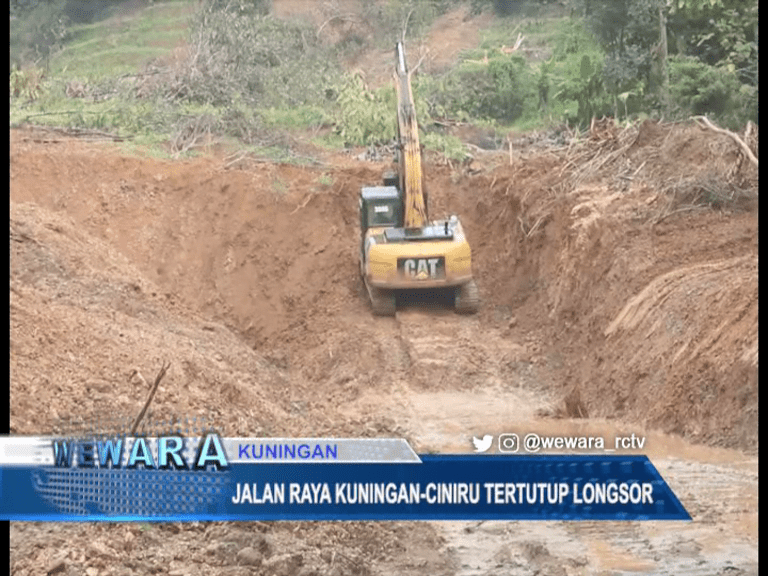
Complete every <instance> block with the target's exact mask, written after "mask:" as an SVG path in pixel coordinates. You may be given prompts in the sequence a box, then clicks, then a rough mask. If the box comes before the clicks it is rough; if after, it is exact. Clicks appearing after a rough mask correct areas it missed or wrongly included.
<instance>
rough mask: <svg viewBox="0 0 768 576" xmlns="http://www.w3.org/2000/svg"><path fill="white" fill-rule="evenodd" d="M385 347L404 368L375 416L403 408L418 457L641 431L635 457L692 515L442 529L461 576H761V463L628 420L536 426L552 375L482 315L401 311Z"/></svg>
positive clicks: (547, 409) (547, 404) (548, 408)
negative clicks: (525, 432) (530, 437)
mask: <svg viewBox="0 0 768 576" xmlns="http://www.w3.org/2000/svg"><path fill="white" fill-rule="evenodd" d="M518 338H519V336H518ZM386 341H389V344H387V343H386ZM527 341H529V342H530V338H528V339H527ZM394 343H397V345H395V344H394ZM381 344H382V346H383V347H384V348H387V347H389V348H393V349H395V350H397V352H396V353H395V352H393V354H394V355H395V356H397V357H399V360H398V361H395V364H394V366H395V369H396V370H397V372H398V377H397V379H398V386H397V387H396V390H394V391H393V392H394V394H395V395H396V396H397V399H396V400H395V399H387V398H385V397H383V398H381V400H380V404H379V408H380V409H382V410H384V411H387V409H388V407H387V405H386V404H387V403H392V404H395V403H396V404H397V405H398V406H399V408H398V414H396V415H394V416H393V417H394V418H395V420H396V421H398V419H399V420H400V422H403V421H404V428H405V429H407V430H409V431H410V432H411V435H412V442H413V443H414V444H415V446H414V447H415V448H416V451H417V452H423V451H436V452H443V453H461V452H468V451H470V446H471V438H472V436H473V435H480V434H485V433H492V434H494V435H498V434H499V433H502V432H504V431H518V430H520V429H521V427H528V429H530V430H535V431H537V432H538V433H540V434H549V435H565V434H585V435H589V434H591V435H601V436H602V437H603V438H606V439H610V438H612V437H614V436H617V435H623V434H626V433H627V432H628V431H629V430H635V431H638V434H642V435H645V436H646V438H647V439H648V443H647V444H646V449H645V450H643V451H642V452H635V453H645V454H647V455H648V456H649V458H651V461H652V462H653V463H654V465H655V466H656V467H657V469H658V470H659V472H660V474H661V475H662V477H663V478H664V479H665V480H666V481H667V482H668V484H669V485H670V487H671V488H672V490H673V492H674V493H675V494H676V495H677V496H678V498H680V500H681V502H682V503H683V505H684V506H685V507H686V509H687V510H688V511H689V513H690V514H691V517H692V518H693V521H692V522H543V521H542V522H490V521H489V522H439V523H436V526H437V527H438V528H439V530H440V532H441V533H442V535H443V537H444V538H445V542H446V544H445V546H444V552H445V553H447V554H449V555H450V556H451V558H452V559H453V565H454V569H455V574H456V575H457V576H481V575H490V574H505V575H506V574H508V575H510V576H516V575H520V576H524V575H533V574H553V575H563V576H575V575H592V574H595V575H602V574H612V575H613V574H626V575H630V574H633V575H634V574H643V573H645V574H662V575H669V576H672V575H676V574H690V575H692V576H704V575H711V574H718V575H719V574H722V575H748V574H757V517H756V515H755V514H754V510H755V509H756V507H757V460H756V458H754V457H748V456H745V455H743V454H742V453H740V452H738V451H733V450H725V449H718V448H709V447H705V446H697V445H692V444H689V443H688V442H685V441H683V440H681V439H679V438H676V437H672V436H667V435H664V434H661V433H655V432H646V431H643V430H640V429H639V427H638V426H631V425H625V424H622V423H621V422H615V421H598V420H578V421H575V420H568V419H563V420H553V419H543V418H540V417H539V416H538V414H541V413H542V412H543V413H552V411H553V404H552V397H551V396H550V394H549V393H548V391H547V378H548V369H547V366H546V365H545V364H544V365H542V364H534V363H531V362H530V360H531V358H532V354H531V351H530V350H529V349H528V348H527V347H526V346H525V345H524V344H521V343H519V342H516V341H515V339H514V338H512V337H511V336H510V335H509V333H508V332H507V333H505V331H504V330H501V329H498V328H494V327H491V326H489V325H487V324H486V323H484V322H483V321H482V319H481V318H480V317H478V316H471V317H464V316H458V315H455V314H454V313H453V312H452V311H450V310H447V309H437V310H426V311H425V310H420V309H409V308H406V309H403V310H398V312H397V316H396V320H395V322H394V323H392V322H391V321H390V326H389V330H386V331H383V333H382V334H381ZM403 355H405V356H407V359H408V360H407V362H405V361H403ZM516 363H517V364H521V363H522V364H527V365H528V367H529V368H532V370H531V369H529V370H528V371H527V376H525V375H523V374H522V373H520V371H515V370H514V369H513V368H512V369H510V368H509V366H510V365H511V366H514V365H515V364H516ZM400 422H398V423H400ZM495 450H496V447H494V448H493V451H495Z"/></svg>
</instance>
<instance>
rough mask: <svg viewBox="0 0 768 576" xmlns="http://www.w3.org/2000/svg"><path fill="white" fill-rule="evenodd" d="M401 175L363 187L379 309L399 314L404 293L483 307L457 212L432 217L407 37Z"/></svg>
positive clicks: (365, 238)
mask: <svg viewBox="0 0 768 576" xmlns="http://www.w3.org/2000/svg"><path fill="white" fill-rule="evenodd" d="M395 59H396V65H395V88H396V91H397V135H398V143H397V172H396V173H394V172H392V173H388V174H385V175H384V182H383V186H369V187H364V188H363V189H362V190H361V191H360V226H361V232H362V234H361V244H360V273H361V275H362V277H363V282H364V283H365V287H366V289H367V291H368V296H369V297H370V300H371V308H372V309H373V313H374V314H376V315H379V316H394V315H395V312H396V310H397V295H398V293H401V294H406V295H407V294H408V293H409V292H410V291H413V290H418V291H419V292H421V293H426V294H427V296H428V297H429V296H431V295H434V296H435V297H436V298H439V297H442V296H443V295H444V294H446V292H447V293H449V294H450V296H451V298H452V300H453V304H454V308H455V310H456V311H457V312H460V313H467V314H469V313H474V312H476V311H477V309H478V306H479V295H478V290H477V285H476V284H475V281H474V279H473V277H472V251H471V250H470V248H469V243H468V242H467V239H466V236H465V235H464V229H463V228H462V226H461V222H459V219H458V218H457V217H456V216H451V217H450V218H447V219H445V220H434V221H429V219H428V215H427V214H428V210H427V194H426V191H425V189H424V182H423V180H422V170H421V161H422V157H421V146H420V144H419V127H418V124H417V123H416V112H415V107H414V104H413V93H412V91H411V78H410V74H409V72H408V69H407V66H406V62H405V50H404V48H403V44H402V42H398V43H397V45H396V47H395Z"/></svg>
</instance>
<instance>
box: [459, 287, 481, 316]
mask: <svg viewBox="0 0 768 576" xmlns="http://www.w3.org/2000/svg"><path fill="white" fill-rule="evenodd" d="M478 308H480V293H479V292H478V290H477V284H475V281H474V280H470V281H469V282H467V283H466V284H462V285H461V286H459V287H458V288H456V300H455V302H454V309H455V310H456V312H458V313H459V314H474V313H475V312H477V310H478Z"/></svg>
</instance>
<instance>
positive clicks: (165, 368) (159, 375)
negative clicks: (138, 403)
mask: <svg viewBox="0 0 768 576" xmlns="http://www.w3.org/2000/svg"><path fill="white" fill-rule="evenodd" d="M170 367H171V363H170V362H168V363H167V364H166V363H165V362H163V367H162V368H160V372H158V373H157V377H156V378H155V383H154V384H153V385H152V390H151V391H150V392H149V397H148V398H147V401H146V402H145V403H144V408H142V409H141V412H139V415H138V416H137V417H136V421H135V422H134V423H133V426H131V436H133V435H134V434H135V433H136V430H137V429H138V428H139V424H140V423H141V419H142V418H144V414H146V413H147V409H148V408H149V405H150V403H151V402H152V398H154V397H155V392H157V387H158V386H160V380H162V379H163V376H165V373H166V372H167V371H168V368H170Z"/></svg>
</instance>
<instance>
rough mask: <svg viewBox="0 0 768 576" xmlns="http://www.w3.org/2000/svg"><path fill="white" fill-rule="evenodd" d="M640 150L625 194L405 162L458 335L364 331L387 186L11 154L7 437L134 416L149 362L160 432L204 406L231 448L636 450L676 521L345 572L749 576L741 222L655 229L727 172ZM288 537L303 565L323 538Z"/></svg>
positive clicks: (489, 534) (421, 322)
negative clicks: (431, 234)
mask: <svg viewBox="0 0 768 576" xmlns="http://www.w3.org/2000/svg"><path fill="white" fill-rule="evenodd" d="M645 130H646V132H645V133H643V128H642V127H641V128H640V130H639V133H638V135H637V138H636V139H635V142H634V143H633V144H632V145H631V146H626V147H625V149H624V152H623V155H622V159H623V160H624V161H625V162H626V163H627V166H628V167H627V166H624V167H623V168H622V169H623V170H626V171H627V173H632V172H634V174H636V175H638V174H639V176H641V177H643V178H640V177H638V178H636V180H635V181H632V182H631V183H630V184H628V185H626V186H624V183H623V181H622V182H620V181H617V179H616V177H615V171H612V170H611V169H609V168H610V167H606V168H605V169H604V171H602V172H600V171H598V170H595V171H594V173H592V174H589V175H588V176H589V178H588V177H587V175H585V174H584V173H583V172H581V173H579V172H578V170H576V168H575V167H574V166H578V164H577V163H575V162H574V156H571V157H568V156H566V154H567V153H566V152H564V151H560V152H559V153H553V152H549V151H547V150H542V151H537V150H531V151H529V152H528V153H524V154H522V155H521V156H520V157H518V158H516V159H515V160H514V161H513V162H509V161H508V160H507V158H506V157H502V158H501V159H499V158H496V157H493V158H490V159H488V160H486V161H485V162H480V161H478V162H476V163H475V165H474V166H473V167H472V169H471V170H470V169H467V168H466V167H463V168H457V167H451V166H439V165H434V164H428V166H427V167H428V173H427V177H428V178H429V190H430V199H431V201H432V202H433V205H432V207H431V212H432V214H451V213H456V214H458V215H460V217H461V219H462V222H463V223H464V227H465V229H466V230H467V234H468V239H469V242H470V245H471V246H472V248H473V258H474V270H475V275H476V279H477V284H478V286H479V289H480V295H481V298H482V302H483V304H482V309H481V311H480V312H479V313H478V314H476V315H472V316H460V315H456V314H454V313H453V312H452V311H451V310H450V309H448V308H446V307H445V306H426V305H419V304H418V303H415V304H414V303H411V304H410V305H406V306H401V307H400V308H399V310H398V312H397V315H396V317H395V318H378V317H374V316H372V315H371V313H370V309H369V305H368V303H367V301H366V299H365V294H364V288H363V287H362V285H361V284H360V280H359V273H358V268H357V261H356V258H357V246H358V235H357V234H358V231H357V224H358V218H357V213H356V206H357V204H356V195H357V193H358V191H359V189H360V187H361V186H363V185H366V184H370V183H372V182H377V181H378V180H379V179H380V175H381V172H382V170H383V169H384V168H385V166H384V165H383V164H382V165H379V164H373V163H364V162H358V161H353V160H350V159H349V158H347V157H337V158H333V159H331V160H329V162H328V163H327V164H326V165H325V166H324V167H321V168H305V167H297V166H291V165H272V164H257V163H254V164H248V163H247V161H245V160H244V161H243V162H242V163H241V164H238V165H229V166H228V165H226V164H225V163H224V162H223V161H222V160H219V159H216V158H203V159H196V160H189V161H159V160H155V159H149V158H140V157H129V156H126V155H125V154H123V153H121V152H120V151H118V150H116V149H114V148H112V147H111V146H109V145H101V144H85V143H81V142H76V141H72V140H66V139H60V140H58V141H56V142H50V141H45V142H41V141H39V140H40V139H39V138H37V137H36V136H35V134H34V133H30V132H27V131H13V132H12V135H11V140H12V148H11V237H12V240H13V239H16V241H15V242H12V258H13V260H12V270H11V290H12V294H11V314H12V335H11V337H12V345H11V363H12V370H13V371H14V373H15V374H17V377H16V379H15V380H14V382H13V384H12V391H11V421H12V431H15V432H20V433H35V432H40V431H41V430H46V429H49V427H50V425H51V423H52V418H53V415H51V414H44V413H40V412H39V411H34V410H33V408H32V407H33V406H34V405H35V402H33V400H32V398H33V397H36V395H37V397H40V396H41V395H42V397H43V399H45V398H44V396H45V394H46V392H45V390H46V389H54V390H57V391H58V392H59V393H67V394H69V396H68V397H67V398H66V399H64V400H62V401H61V402H60V403H59V404H58V405H57V410H58V412H59V413H66V411H67V410H68V409H69V408H71V407H72V406H75V405H78V404H80V405H82V404H83V403H82V401H81V399H82V398H83V397H87V398H88V401H87V402H86V403H85V405H86V407H87V409H88V410H90V411H91V413H92V414H93V415H94V416H95V415H97V414H99V413H100V412H103V411H104V410H113V411H115V410H116V411H118V412H119V411H125V412H126V413H130V412H131V411H132V410H133V408H132V406H134V405H135V404H136V403H137V402H138V400H136V396H137V394H141V392H140V391H139V390H137V389H136V387H135V383H130V382H129V383H127V384H126V383H125V379H124V374H125V373H126V372H128V371H129V370H130V368H132V367H134V366H138V367H139V368H141V369H142V370H144V371H145V373H147V375H148V373H149V372H150V371H151V370H152V369H153V365H152V364H151V363H150V362H151V361H154V360H159V359H160V358H165V357H172V358H173V359H174V366H173V367H172V369H171V371H170V372H169V378H168V380H169V384H168V385H169V386H172V387H173V388H174V389H173V390H172V391H170V390H169V391H168V393H167V396H166V397H165V398H161V394H159V395H158V400H157V403H158V408H157V409H158V410H162V409H163V408H169V409H170V408H173V409H175V410H176V411H177V412H178V411H187V412H189V413H190V414H193V413H198V412H202V411H203V410H204V409H207V410H208V412H209V414H210V410H211V408H212V407H213V408H214V413H213V417H214V418H216V420H217V424H218V425H219V426H220V427H221V428H222V430H223V431H224V433H225V434H229V435H237V434H245V435H253V436H255V435H261V434H264V435H271V434H274V435H278V434H285V435H305V436H311V435H338V436H343V435H350V436H370V435H378V436H404V437H406V438H408V439H409V441H410V442H411V443H412V445H413V446H414V447H415V448H416V450H417V451H422V452H426V451H437V452H468V451H470V448H471V442H470V440H471V437H472V436H473V435H478V436H479V435H483V434H493V435H494V437H496V436H498V435H499V434H501V433H505V432H518V433H520V432H537V433H539V434H546V435H592V436H601V437H603V438H605V439H607V441H611V440H612V439H613V438H614V437H615V436H619V435H621V436H625V435H629V434H632V433H634V434H635V435H637V436H638V437H644V438H645V442H646V443H645V444H644V445H643V449H642V450H637V451H635V453H644V454H648V455H649V457H650V458H651V459H652V461H653V462H654V464H655V465H656V467H657V468H658V469H659V471H660V472H661V474H662V476H663V477H664V478H665V479H666V480H667V481H668V483H669V484H670V486H671V487H672V489H673V490H674V491H675V493H676V494H677V495H678V497H679V498H680V500H681V501H682V502H683V504H684V505H685V506H686V508H687V509H688V511H689V512H690V514H691V516H692V517H693V519H694V521H693V522H691V523H670V522H667V523H656V522H649V523H639V522H638V523H623V524H617V523H552V522H546V523H545V522H529V523H494V522H483V523H475V524H467V523H437V524H434V525H432V526H434V527H435V528H436V529H437V531H438V532H437V534H438V535H439V537H438V540H434V539H433V538H432V537H430V536H429V534H430V533H431V532H430V528H428V527H427V526H426V525H417V526H423V531H422V533H421V536H419V537H414V536H413V535H411V536H410V537H409V538H411V539H412V540H413V542H414V543H415V544H414V545H416V546H421V547H422V549H421V550H420V551H418V550H414V549H413V548H409V549H408V552H407V553H402V551H401V553H400V554H399V555H398V553H395V552H393V551H389V552H388V553H387V554H383V556H382V558H383V559H382V560H381V561H374V560H371V559H367V560H366V561H365V562H366V563H365V564H364V566H365V570H368V571H369V573H387V572H388V571H389V572H392V571H395V572H399V573H420V571H423V570H425V569H427V568H425V566H431V569H430V570H432V571H433V572H435V573H446V574H467V575H469V574H491V573H504V574H521V575H522V574H533V573H548V574H608V573H610V574H615V573H637V572H640V573H643V572H646V573H654V574H683V573H684V574H720V573H722V574H726V573H727V574H752V573H756V571H757V529H756V523H757V513H756V509H757V506H756V505H757V461H756V456H755V454H756V447H757V431H756V424H757V403H756V397H757V384H756V383H757V368H756V365H757V333H756V326H757V318H756V313H757V284H756V278H757V274H756V264H757V243H756V237H757V221H756V211H755V210H754V209H753V208H750V207H748V208H743V207H740V206H733V207H731V208H732V209H728V208H727V207H726V208H723V209H720V210H712V209H697V210H691V211H689V212H681V213H680V214H679V215H677V216H676V217H674V216H672V215H671V212H672V211H673V210H674V209H675V208H676V207H675V206H668V205H667V202H668V196H665V195H664V194H663V189H662V188H663V185H665V184H664V183H665V182H666V183H668V182H669V174H670V171H674V172H677V173H683V172H686V171H688V172H695V171H700V172H702V173H704V171H705V170H707V169H709V167H711V166H712V165H717V162H724V161H726V160H727V159H728V158H727V154H733V152H732V150H731V148H728V146H727V142H725V141H723V140H720V139H719V138H718V137H716V136H714V135H712V136H710V135H705V134H701V133H700V132H696V129H692V128H684V127H672V128H664V129H663V130H662V129H661V128H660V127H657V126H651V127H648V128H646V129H645ZM692 143H694V144H695V145H696V147H697V150H699V152H698V154H694V153H693V152H691V148H690V147H691V145H692ZM602 145H604V144H602V143H597V144H595V145H594V146H595V147H598V146H602ZM606 146H607V145H606ZM675 146H678V147H679V150H686V151H687V155H681V154H679V153H678V154H675V151H676V150H677V149H676V148H674V147H675ZM718 147H720V148H722V150H725V152H726V153H727V154H725V153H723V152H722V150H720V149H718ZM585 150H587V151H588V149H585ZM610 151H611V150H608V149H606V150H605V152H604V153H605V154H608V153H609V152H610ZM716 153H720V157H719V158H718V159H717V162H715V161H713V160H712V158H710V156H709V155H712V154H716ZM584 154H585V156H584V158H587V156H586V154H587V152H584ZM723 158H725V160H723ZM586 163H587V160H584V161H583V164H584V165H586ZM641 164H642V165H641ZM637 166H640V168H643V167H644V168H645V172H642V171H640V169H639V168H637ZM630 168H631V169H630ZM635 170H638V172H635ZM743 172H744V174H743V177H744V178H745V179H749V178H752V177H753V175H752V173H750V172H749V171H748V169H746V168H745V169H744V171H743ZM577 176H578V177H577ZM755 178H756V175H755ZM755 183H756V180H755ZM755 185H756V184H755ZM86 343H90V344H91V345H90V346H89V345H86ZM94 344H95V345H94ZM44 350H47V351H48V352H47V355H46V356H45V358H44V359H43V356H42V354H43V351H44ZM41 359H42V360H41ZM112 381H114V382H115V384H114V387H113V389H111V390H108V389H107V388H106V387H105V383H108V382H112ZM109 386H112V385H111V384H110V385H109ZM108 392H109V393H108ZM65 395H66V394H65ZM115 397H116V398H118V401H117V402H116V403H115V402H114V398H115ZM301 526H304V528H302V529H301V530H299V527H301ZM382 526H385V527H386V526H387V525H382ZM393 526H394V525H393ZM65 528H66V530H67V532H65V534H64V538H65V539H67V538H69V539H73V540H76V539H78V538H85V537H86V533H87V530H89V528H88V527H77V526H67V527H65ZM115 530H116V529H115ZM232 530H233V531H236V530H239V528H232ZM297 530H299V532H298V535H296V536H295V538H298V539H299V540H301V541H302V542H304V544H305V546H306V545H307V544H306V543H307V542H310V541H313V538H315V537H317V535H318V534H321V533H322V534H326V532H323V530H325V528H319V527H317V526H315V527H309V528H307V527H306V526H305V525H303V524H298V525H297ZM328 530H329V531H331V530H332V529H331V528H328ZM334 530H335V529H334ZM368 530H370V531H371V534H374V533H376V531H377V530H381V527H376V528H373V527H369V528H368ZM398 530H400V529H399V528H394V527H393V528H392V533H391V534H390V535H389V536H388V538H389V539H390V540H391V539H394V540H391V541H392V542H400V540H398V538H402V537H403V535H402V534H400V532H398ZM409 530H410V528H409ZM22 532H24V534H25V536H24V538H27V539H28V538H30V537H31V538H32V540H33V541H34V540H35V539H36V538H44V537H45V535H44V531H43V530H42V529H41V530H39V531H36V529H35V527H34V525H29V526H26V527H25V528H20V527H18V526H16V527H15V528H13V529H12V538H11V548H12V565H14V564H13V562H14V561H15V562H17V565H18V566H17V567H18V568H19V573H23V570H26V569H27V568H29V569H30V570H32V568H33V567H34V562H35V561H41V562H42V560H41V559H40V558H41V554H39V553H38V554H37V555H36V556H33V557H31V559H27V560H22V559H21V557H22V555H23V551H24V550H25V547H24V545H23V544H21V543H20V540H19V538H21V534H22ZM30 532H31V534H30ZM205 533H206V538H208V537H209V531H208V530H207V529H206V531H205ZM329 533H330V532H329ZM396 533H397V534H399V535H398V536H397V537H395V536H393V535H392V534H396ZM280 534H282V532H280ZM91 536H92V535H91ZM379 536H380V535H379ZM281 537H282V536H281ZM178 538H179V539H182V540H184V541H186V542H194V541H195V538H196V536H195V532H194V531H187V530H186V529H182V530H181V534H180V535H178ZM372 539H373V536H372ZM385 540H386V539H385ZM390 540H387V541H388V542H389V541H390ZM337 541H338V542H342V543H343V542H344V541H345V540H344V539H343V538H337ZM346 542H347V544H345V545H346V546H350V547H351V548H350V550H358V552H359V551H360V550H362V548H354V545H353V544H352V543H350V542H349V541H346ZM156 545H157V546H159V547H162V546H163V544H162V543H157V544H156ZM339 545H341V544H339ZM168 546H171V545H170V544H168ZM393 546H394V544H393ZM430 547H435V548H436V549H439V550H443V551H445V552H447V554H446V555H445V556H443V557H442V558H438V557H435V556H432V555H430V554H428V553H427V551H428V550H429V548H430ZM321 549H322V546H320V545H318V546H317V550H321ZM132 554H134V553H131V552H125V555H124V556H123V554H120V555H119V558H130V557H132ZM359 554H360V555H361V557H362V556H364V555H363V553H362V552H359ZM134 555H135V554H134ZM347 555H348V556H350V557H351V556H353V555H354V554H353V553H352V552H348V554H347ZM309 557H312V558H315V556H311V555H310V556H309ZM317 558H320V559H318V560H317V563H318V566H319V567H318V571H319V573H322V574H325V573H329V574H330V573H332V572H331V570H332V565H333V562H330V563H329V562H328V561H327V559H324V560H322V559H323V558H324V557H323V555H322V552H318V555H317ZM14 559H15V560H14ZM120 561H122V560H120ZM360 561H361V562H363V561H362V560H360ZM25 562H30V563H31V564H29V565H28V564H25ZM72 562H73V563H76V561H75V560H73V561H72ZM84 562H85V561H84ZM322 562H325V564H323V563H322ZM337 565H340V564H338V563H337ZM217 566H218V564H217ZM350 566H352V564H350V565H349V566H347V567H346V568H344V567H343V566H342V568H343V569H342V572H341V573H345V572H344V571H343V570H353V568H352V567H350ZM358 568H359V566H358ZM129 570H134V571H135V570H136V569H134V568H130V567H129ZM211 570H212V571H211ZM216 570H218V568H214V567H213V565H211V566H209V570H208V572H207V573H217V572H216ZM361 570H362V569H361ZM537 571H538V572H537ZM363 572H364V571H363ZM30 573H31V572H30ZM105 573H106V572H105ZM131 573H133V572H131ZM221 573H225V572H223V571H222V572H221ZM350 573H352V572H350Z"/></svg>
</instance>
